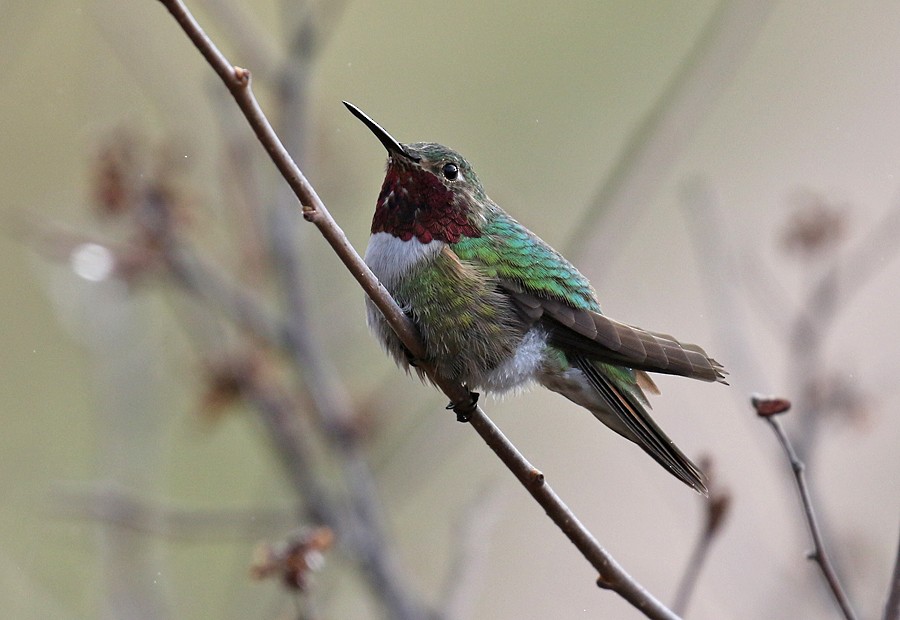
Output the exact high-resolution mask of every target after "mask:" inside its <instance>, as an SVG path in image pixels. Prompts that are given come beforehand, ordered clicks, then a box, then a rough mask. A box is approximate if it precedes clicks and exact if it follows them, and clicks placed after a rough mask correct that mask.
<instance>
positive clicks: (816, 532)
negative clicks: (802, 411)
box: [751, 395, 856, 620]
mask: <svg viewBox="0 0 900 620" xmlns="http://www.w3.org/2000/svg"><path fill="white" fill-rule="evenodd" d="M751 403H752V405H753V408H754V409H755V410H756V414H757V415H758V416H759V417H761V418H763V419H764V420H765V421H766V422H768V423H769V426H771V427H772V430H773V431H774V432H775V436H776V437H777V438H778V443H780V444H781V448H782V449H783V450H784V454H785V456H786V457H787V458H788V461H789V462H790V465H791V471H792V472H793V474H794V480H795V482H796V483H797V491H798V492H799V493H800V501H801V502H802V503H803V512H804V514H805V516H806V524H807V526H808V527H809V534H810V537H811V538H812V541H813V549H812V551H810V552H809V554H808V556H807V557H808V558H809V559H810V560H812V561H814V562H815V563H816V564H817V565H818V566H819V569H820V570H821V571H822V576H823V577H824V578H825V583H826V584H827V585H828V589H829V590H831V593H832V595H833V596H834V600H835V602H836V603H837V605H838V607H839V608H840V611H841V613H842V614H843V616H844V618H846V619H847V620H855V619H856V613H855V612H854V611H853V608H852V607H851V605H850V600H849V599H848V598H847V595H846V594H845V593H844V589H843V587H842V586H841V582H840V580H839V579H838V576H837V573H836V572H835V570H834V567H833V566H832V564H831V560H830V559H829V557H828V554H827V553H826V552H825V543H824V541H823V540H822V534H821V531H820V529H819V524H818V521H817V519H816V513H815V509H814V508H813V505H812V498H811V497H810V494H809V487H808V486H807V484H806V475H805V472H804V466H803V462H802V461H801V460H800V459H799V458H798V457H797V453H796V452H795V451H794V447H793V446H792V445H791V442H790V440H789V439H788V437H787V434H786V433H785V432H784V429H783V428H781V424H780V423H779V422H778V419H777V418H776V417H775V416H777V415H780V414H782V413H784V412H786V411H787V410H788V409H790V407H791V403H790V401H788V400H785V399H780V398H770V397H763V396H756V395H755V396H753V398H752V399H751Z"/></svg>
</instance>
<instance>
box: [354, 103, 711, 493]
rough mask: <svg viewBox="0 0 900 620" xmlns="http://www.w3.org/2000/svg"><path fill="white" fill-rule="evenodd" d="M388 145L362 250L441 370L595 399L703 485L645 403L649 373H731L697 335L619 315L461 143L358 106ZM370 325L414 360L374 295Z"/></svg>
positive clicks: (477, 382) (678, 472) (679, 473)
mask: <svg viewBox="0 0 900 620" xmlns="http://www.w3.org/2000/svg"><path fill="white" fill-rule="evenodd" d="M343 103H344V105H345V106H346V107H347V109H348V110H350V112H351V113H352V114H353V115H354V116H356V117H357V118H358V119H359V120H361V121H362V122H363V124H365V125H366V127H368V128H369V130H371V131H372V133H374V134H375V137H376V138H378V140H379V141H380V142H381V144H382V145H383V146H384V148H385V149H387V172H386V174H385V178H384V183H383V184H382V186H381V192H380V193H379V194H378V200H377V202H376V203H375V214H374V217H373V218H372V229H371V236H370V237H369V244H368V247H367V249H366V253H365V261H366V264H367V265H368V266H369V268H370V269H371V270H372V272H373V273H374V274H375V275H376V276H377V277H378V279H379V280H380V281H381V283H382V284H383V285H384V287H385V288H386V289H387V290H388V292H389V293H390V294H391V296H392V297H393V298H394V300H396V302H397V304H398V305H399V306H400V308H401V309H402V310H403V312H404V313H405V314H406V315H407V316H408V317H409V319H410V320H411V321H412V322H413V323H414V324H415V326H416V327H417V328H418V330H419V333H420V335H421V337H422V341H423V343H424V345H425V351H426V361H427V362H428V363H429V365H430V366H431V367H432V368H433V370H434V372H435V373H437V374H438V375H439V376H441V377H442V378H445V379H448V380H452V381H455V382H458V383H462V384H464V385H465V386H466V387H467V388H468V389H471V390H483V391H485V392H487V393H491V394H503V393H506V392H509V391H512V390H515V389H517V388H522V387H527V386H528V385H529V384H533V383H538V384H540V385H541V386H543V387H545V388H547V389H550V390H552V391H554V392H557V393H559V394H562V395H563V396H565V397H566V398H568V399H569V400H570V401H572V402H574V403H576V404H578V405H580V406H582V407H584V408H585V409H587V410H589V411H590V412H591V413H592V414H594V416H595V417H596V418H597V419H598V420H600V421H601V422H603V423H604V424H605V425H606V426H608V427H609V428H611V429H612V430H614V431H615V432H616V433H618V434H619V435H621V436H623V437H625V438H626V439H629V440H630V441H632V442H634V443H635V444H637V445H638V446H640V447H641V448H642V449H643V450H644V451H645V452H646V453H647V454H649V455H650V456H651V457H652V458H653V459H654V460H655V461H656V462H657V463H659V464H660V465H662V466H663V467H664V468H665V469H666V470H668V471H669V472H670V473H671V474H673V475H674V476H675V477H677V478H678V479H679V480H681V481H682V482H684V483H685V484H687V485H688V486H690V487H692V488H693V489H695V490H696V491H698V492H699V493H701V494H703V495H706V494H707V489H706V483H705V476H704V475H703V473H702V472H701V471H700V469H699V468H698V467H697V466H696V465H694V463H692V462H691V460H690V459H689V458H688V457H687V456H685V455H684V454H683V453H682V452H681V450H679V449H678V447H676V446H675V444H674V442H673V441H672V440H671V439H669V437H668V436H666V434H665V433H664V432H663V431H662V429H660V427H659V426H657V424H656V423H655V422H654V421H653V419H652V418H651V417H650V415H649V413H648V411H647V410H648V409H649V408H650V403H649V402H648V400H647V397H646V395H645V391H646V392H650V393H654V394H659V390H658V388H657V387H656V384H655V383H654V382H653V380H652V379H651V378H650V376H649V375H648V374H647V373H649V372H656V373H666V374H672V375H681V376H684V377H689V378H692V379H700V380H703V381H710V382H713V381H717V382H719V383H725V379H724V377H725V374H727V373H726V371H725V370H724V368H723V367H722V365H721V364H719V363H718V362H717V361H716V360H714V359H712V358H711V357H709V356H708V355H707V354H706V352H705V351H704V350H703V349H702V348H700V347H699V346H697V345H693V344H685V343H682V342H679V341H678V340H676V339H675V338H673V337H672V336H669V335H666V334H661V333H657V332H651V331H647V330H644V329H641V328H639V327H634V326H631V325H626V324H624V323H621V322H619V321H616V320H613V319H611V318H609V317H607V316H606V315H604V314H603V313H602V312H601V309H600V303H599V302H598V301H597V294H596V292H595V291H594V288H593V287H592V286H591V284H590V282H589V281H588V280H587V278H586V277H585V276H583V275H582V274H581V272H579V271H578V269H576V268H575V267H574V266H573V265H572V263H570V262H569V261H568V260H566V259H565V258H564V257H563V256H562V255H561V254H560V253H559V252H557V251H556V250H554V249H553V248H551V247H550V246H549V245H548V244H547V243H545V242H544V241H543V240H542V239H540V238H539V237H538V236H537V235H535V234H534V233H533V232H531V231H530V230H528V229H527V228H525V226H523V225H522V224H520V223H519V222H517V221H516V220H515V219H513V218H512V216H510V215H509V214H508V213H507V212H506V211H504V210H503V209H501V208H500V207H499V206H498V205H497V203H495V202H494V201H493V200H491V199H490V198H489V197H488V195H487V194H486V193H485V190H484V187H483V186H482V184H481V182H480V181H479V180H478V176H477V175H476V174H475V170H474V169H473V168H472V166H471V165H470V164H469V162H468V161H467V160H466V159H465V158H464V157H463V156H462V155H460V154H459V153H457V152H456V151H454V150H452V149H450V148H448V147H446V146H443V145H441V144H435V143H432V142H416V143H411V144H401V143H400V142H398V141H397V140H396V139H394V137H393V136H391V134H389V133H388V132H387V131H385V130H384V129H383V128H382V127H381V126H380V125H379V124H378V123H376V122H375V121H373V120H372V119H371V118H369V117H368V116H367V115H366V114H365V113H363V112H362V111H361V110H360V109H359V108H357V107H356V106H354V105H353V104H351V103H348V102H346V101H345V102H343ZM366 319H367V323H368V325H369V328H370V329H371V331H372V332H373V333H374V334H375V336H376V337H377V339H378V340H379V341H380V342H381V344H382V346H383V347H384V349H385V350H386V351H387V352H388V353H389V354H390V355H391V357H393V358H394V360H395V361H396V362H397V364H398V365H399V366H401V367H402V368H404V369H405V370H407V372H409V370H410V367H412V368H414V369H415V370H416V371H417V372H418V374H419V376H420V377H421V378H422V379H423V380H424V379H426V377H425V374H424V373H423V371H422V370H421V369H420V368H418V367H417V366H416V363H417V360H415V359H412V355H411V354H410V352H409V350H408V349H406V347H404V345H403V343H402V342H401V341H400V339H399V338H398V337H397V335H396V334H395V333H394V331H393V330H392V329H391V327H390V325H388V323H387V321H386V320H385V318H384V316H383V315H382V314H381V311H380V310H378V308H377V307H376V306H375V304H374V303H373V302H372V301H371V300H370V299H368V298H366Z"/></svg>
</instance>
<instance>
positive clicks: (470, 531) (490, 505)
mask: <svg viewBox="0 0 900 620" xmlns="http://www.w3.org/2000/svg"><path fill="white" fill-rule="evenodd" d="M505 500H506V495H505V494H504V493H501V492H498V491H497V490H496V489H493V488H486V489H484V490H482V491H481V492H480V493H479V494H478V496H477V497H476V498H475V501H473V502H472V505H471V506H469V507H468V509H467V510H465V511H464V512H463V516H462V518H461V519H460V521H459V523H458V524H457V527H456V534H455V537H454V544H453V547H454V549H455V554H454V557H453V558H452V561H451V566H450V570H449V571H448V575H447V579H446V586H445V587H444V590H445V592H444V602H443V604H442V605H441V607H440V609H441V612H442V616H443V617H444V618H445V619H446V620H463V619H465V618H471V617H472V616H473V613H472V611H473V609H472V608H473V607H474V604H475V602H476V600H477V599H478V595H479V594H480V593H481V592H482V591H483V589H484V585H485V578H484V577H485V575H486V573H487V567H488V547H489V546H490V542H491V538H492V537H493V534H494V529H495V528H496V526H497V523H498V521H499V520H500V515H501V512H502V511H501V509H502V507H503V504H504V503H505Z"/></svg>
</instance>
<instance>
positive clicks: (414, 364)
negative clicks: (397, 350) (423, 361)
mask: <svg viewBox="0 0 900 620" xmlns="http://www.w3.org/2000/svg"><path fill="white" fill-rule="evenodd" d="M403 354H404V355H405V356H406V363H407V364H409V365H410V366H412V367H413V368H417V367H418V366H419V362H418V360H416V356H415V355H413V354H412V351H410V350H409V349H407V348H406V347H403Z"/></svg>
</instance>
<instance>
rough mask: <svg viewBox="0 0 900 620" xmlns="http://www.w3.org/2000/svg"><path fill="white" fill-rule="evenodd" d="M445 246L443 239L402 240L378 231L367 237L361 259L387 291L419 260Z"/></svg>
mask: <svg viewBox="0 0 900 620" xmlns="http://www.w3.org/2000/svg"><path fill="white" fill-rule="evenodd" d="M445 245H447V244H446V243H444V242H443V241H432V242H430V243H422V242H421V241H419V240H418V239H416V238H415V237H413V238H412V239H410V240H409V241H403V240H402V239H400V238H399V237H395V236H394V235H392V234H390V233H386V232H378V233H375V234H373V235H372V236H371V237H369V246H368V247H367V248H366V256H365V260H366V264H367V265H368V266H369V269H371V270H372V272H373V273H374V274H375V275H376V276H378V279H379V280H381V283H382V284H384V286H385V287H386V288H387V289H388V290H391V289H393V288H395V287H396V285H397V281H398V280H399V279H400V278H401V277H403V276H404V275H405V274H406V273H408V272H409V270H410V269H412V268H413V267H415V266H416V265H418V264H419V263H420V262H421V261H423V260H431V259H433V258H434V257H435V256H437V254H438V252H440V251H441V250H442V249H443V248H444V246H445Z"/></svg>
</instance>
